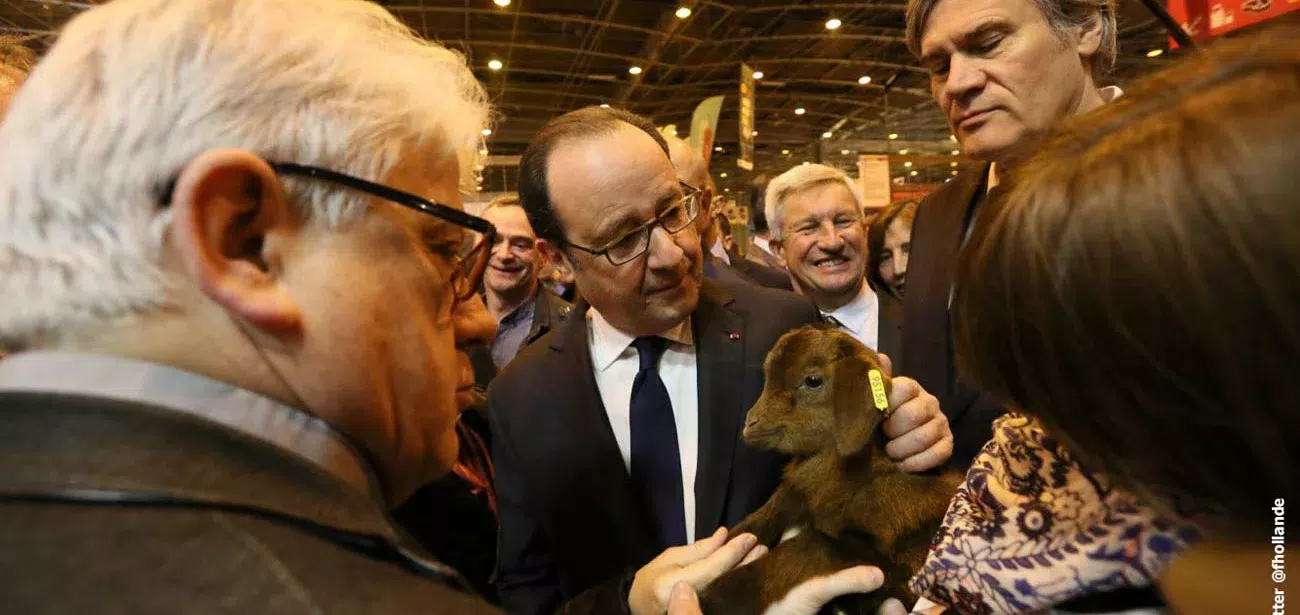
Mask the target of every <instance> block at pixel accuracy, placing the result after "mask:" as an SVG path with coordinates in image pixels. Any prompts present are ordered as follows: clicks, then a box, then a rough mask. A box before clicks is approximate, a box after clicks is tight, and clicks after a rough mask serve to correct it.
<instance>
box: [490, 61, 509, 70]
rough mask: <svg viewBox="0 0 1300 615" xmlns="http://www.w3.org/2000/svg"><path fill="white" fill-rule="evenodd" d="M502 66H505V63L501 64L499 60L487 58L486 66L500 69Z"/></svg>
mask: <svg viewBox="0 0 1300 615" xmlns="http://www.w3.org/2000/svg"><path fill="white" fill-rule="evenodd" d="M502 66H505V64H502V63H501V60H488V68H490V69H492V70H501V67H502Z"/></svg>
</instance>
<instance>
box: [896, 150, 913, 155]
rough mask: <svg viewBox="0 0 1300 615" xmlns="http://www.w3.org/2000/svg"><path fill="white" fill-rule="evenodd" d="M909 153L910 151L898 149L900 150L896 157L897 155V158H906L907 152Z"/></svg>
mask: <svg viewBox="0 0 1300 615" xmlns="http://www.w3.org/2000/svg"><path fill="white" fill-rule="evenodd" d="M910 151H912V150H906V149H900V150H898V155H899V156H906V155H907V152H910Z"/></svg>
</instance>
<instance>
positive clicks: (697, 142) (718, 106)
mask: <svg viewBox="0 0 1300 615" xmlns="http://www.w3.org/2000/svg"><path fill="white" fill-rule="evenodd" d="M724 98H726V97H725V96H714V97H713V98H706V99H704V102H702V103H700V104H699V106H697V107H695V114H694V115H692V116H691V136H690V137H688V138H687V139H686V141H687V142H688V143H690V144H691V147H693V148H695V151H697V152H700V153H701V154H703V155H704V168H705V169H708V168H709V159H710V158H711V157H712V156H713V136H714V135H716V134H718V115H719V114H720V113H722V100H723V99H724Z"/></svg>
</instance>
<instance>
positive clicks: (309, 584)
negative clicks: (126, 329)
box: [0, 392, 497, 615]
mask: <svg viewBox="0 0 1300 615" xmlns="http://www.w3.org/2000/svg"><path fill="white" fill-rule="evenodd" d="M0 451H3V452H2V453H0V570H3V571H4V575H5V580H4V583H2V584H0V604H3V605H4V607H3V610H4V611H5V612H6V613H25V614H50V615H54V614H58V615H64V614H67V613H142V614H143V613H159V614H161V613H187V614H199V615H204V614H231V615H235V614H240V615H242V614H245V613H259V614H277V615H278V614H294V615H297V614H303V615H305V614H308V613H311V614H320V613H329V614H345V613H346V614H364V613H374V614H381V613H382V614H385V615H386V614H389V613H416V612H421V613H465V614H469V613H495V612H497V611H496V610H495V609H493V608H492V607H490V606H488V605H487V604H486V603H484V602H482V601H481V600H479V599H478V598H475V597H473V596H471V595H469V594H467V593H462V592H461V591H458V590H456V589H453V588H452V587H451V586H450V585H448V584H447V583H445V582H440V581H437V580H432V579H430V578H429V577H427V576H424V575H420V574H417V573H415V572H413V568H411V567H409V565H408V564H409V561H410V560H408V559H407V558H405V557H403V556H402V555H401V554H400V553H399V551H398V550H397V549H395V546H397V545H405V546H404V547H402V548H403V549H409V546H410V545H409V542H407V541H405V539H403V538H402V537H401V536H400V535H399V532H398V531H397V530H395V529H394V527H393V526H392V524H391V523H390V522H389V521H388V520H387V518H386V517H385V514H384V511H383V510H382V509H381V507H380V506H379V504H378V502H377V501H376V500H375V499H374V498H373V497H371V496H369V495H367V494H365V493H363V492H361V491H360V490H358V489H355V488H353V487H351V486H350V485H348V484H347V483H345V482H343V481H342V480H340V479H338V478H335V477H334V476H333V475H329V474H327V473H326V472H323V471H321V470H320V469H318V468H317V467H316V466H313V465H310V464H309V463H307V462H306V461H304V460H302V459H300V458H298V457H296V456H294V455H293V454H292V453H289V452H286V451H284V450H282V449H279V448H276V447H274V446H271V445H268V444H266V443H263V442H261V441H257V440H254V439H252V438H250V437H248V436H246V435H244V434H241V433H239V432H236V431H234V430H230V429H227V428H225V427H223V426H220V425H217V424H215V423H211V422H208V421H204V420H201V419H198V418H195V417H192V416H189V415H185V414H182V413H180V412H176V411H173V410H170V409H168V408H164V407H159V406H153V405H147V404H141V403H137V402H125V401H116V400H110V399H102V398H94V397H89V396H79V395H67V394H50V393H14V392H5V393H0ZM96 490H107V491H126V492H131V493H134V494H144V495H148V496H149V498H150V500H149V501H145V502H138V503H136V504H127V503H102V502H99V503H72V502H69V501H67V497H72V498H78V497H79V498H87V497H91V496H93V495H94V494H95V492H96ZM41 493H45V494H46V496H47V497H45V498H41V497H34V496H33V494H41ZM60 493H62V494H63V495H64V496H66V497H64V498H60V497H58V494H60ZM24 494H25V495H24ZM157 498H163V499H168V500H173V504H172V505H166V504H162V503H158V502H157ZM176 502H185V504H176ZM250 510H260V511H262V512H261V513H255V512H249V511H250ZM448 570H449V569H448ZM451 574H452V575H453V577H444V578H454V573H451Z"/></svg>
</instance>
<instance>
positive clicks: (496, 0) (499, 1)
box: [492, 0, 510, 8]
mask: <svg viewBox="0 0 1300 615" xmlns="http://www.w3.org/2000/svg"><path fill="white" fill-rule="evenodd" d="M492 4H495V5H497V6H499V7H501V8H506V7H507V6H510V0H492Z"/></svg>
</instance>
